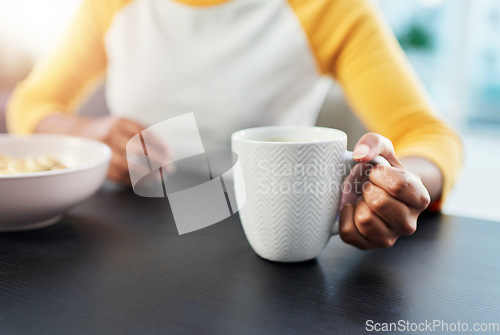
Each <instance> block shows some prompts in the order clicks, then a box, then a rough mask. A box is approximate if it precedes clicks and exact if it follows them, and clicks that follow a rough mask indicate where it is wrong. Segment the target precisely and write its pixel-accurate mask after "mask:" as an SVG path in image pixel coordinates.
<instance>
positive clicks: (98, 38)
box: [6, 0, 123, 134]
mask: <svg viewBox="0 0 500 335" xmlns="http://www.w3.org/2000/svg"><path fill="white" fill-rule="evenodd" d="M119 5H120V4H119V3H118V1H116V0H115V1H102V0H84V1H83V3H82V4H81V6H80V8H79V10H78V11H77V13H76V16H75V18H74V19H73V21H72V22H71V25H70V27H69V28H68V30H67V32H66V34H65V35H64V37H63V38H62V40H61V42H60V43H59V45H58V46H57V47H56V48H55V50H53V51H52V52H51V53H50V54H49V55H47V56H46V57H44V58H43V59H42V60H41V61H40V62H39V63H38V64H37V65H36V66H35V68H34V69H33V71H32V72H31V74H30V75H29V76H28V78H27V79H26V80H25V81H23V82H22V83H20V84H19V85H18V86H17V87H16V89H15V91H14V93H13V95H12V97H11V99H10V101H9V104H8V106H7V115H6V116H7V127H8V130H9V131H10V132H13V133H21V134H23V133H24V134H25V133H30V132H33V131H34V129H35V128H36V126H37V124H38V123H39V122H40V121H41V120H42V119H43V118H45V117H47V116H48V115H50V114H55V113H67V114H70V113H74V112H75V111H76V109H77V108H78V106H79V104H80V103H81V102H82V100H83V99H84V98H85V96H86V94H87V93H88V92H89V90H90V89H91V88H92V87H93V86H94V84H96V81H98V80H99V79H100V78H101V77H102V74H103V73H104V71H105V69H106V64H107V61H106V51H105V46H104V36H105V33H106V31H107V29H108V27H109V25H110V23H111V19H112V17H113V15H114V13H115V12H116V10H117V7H118V6H119ZM121 5H123V4H121Z"/></svg>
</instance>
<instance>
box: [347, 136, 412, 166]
mask: <svg viewBox="0 0 500 335" xmlns="http://www.w3.org/2000/svg"><path fill="white" fill-rule="evenodd" d="M378 155H380V156H382V157H384V158H385V159H387V161H388V162H389V163H390V164H391V165H392V166H394V167H398V168H402V167H403V165H402V164H401V162H400V161H399V159H398V157H397V156H396V152H395V151H394V146H393V145H392V142H391V140H389V139H388V138H387V137H384V136H382V135H379V134H375V133H366V134H365V135H363V137H361V139H360V140H359V141H358V143H357V144H356V147H355V148H354V151H353V158H354V160H355V161H357V162H369V161H371V160H373V159H375V157H377V156H378Z"/></svg>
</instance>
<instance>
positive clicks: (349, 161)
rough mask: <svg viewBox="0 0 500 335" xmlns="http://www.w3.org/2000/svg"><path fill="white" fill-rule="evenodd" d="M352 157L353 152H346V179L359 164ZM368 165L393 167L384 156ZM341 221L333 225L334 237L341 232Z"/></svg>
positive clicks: (376, 158)
mask: <svg viewBox="0 0 500 335" xmlns="http://www.w3.org/2000/svg"><path fill="white" fill-rule="evenodd" d="M352 155H353V153H352V151H347V150H346V152H345V155H344V164H345V165H346V167H347V169H346V170H347V171H348V173H346V175H345V177H344V179H345V178H346V177H347V176H348V175H349V172H350V171H351V170H352V169H353V168H354V166H355V165H356V164H358V163H359V162H356V161H355V160H354V158H353V156H352ZM367 163H370V164H374V165H384V166H391V164H389V162H388V161H387V159H385V158H384V157H382V156H377V157H375V159H373V160H371V161H369V162H367ZM339 219H340V218H337V221H336V222H335V223H334V224H333V227H332V232H331V233H332V235H338V234H339V232H340V227H339Z"/></svg>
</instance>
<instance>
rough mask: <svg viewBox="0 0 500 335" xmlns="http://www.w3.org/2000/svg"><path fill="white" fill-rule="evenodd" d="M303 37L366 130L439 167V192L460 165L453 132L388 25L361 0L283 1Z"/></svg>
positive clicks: (448, 186)
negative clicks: (384, 137) (287, 5)
mask: <svg viewBox="0 0 500 335" xmlns="http://www.w3.org/2000/svg"><path fill="white" fill-rule="evenodd" d="M289 1H290V4H291V6H292V8H293V9H294V11H295V12H296V15H297V16H298V18H299V20H300V22H301V24H302V25H303V28H304V30H305V32H306V34H307V36H308V39H309V42H310V45H311V49H312V51H313V53H314V54H315V57H316V60H317V63H318V69H319V71H320V72H322V73H323V74H330V75H332V76H333V77H335V78H336V79H337V80H338V81H339V82H340V83H341V85H342V87H343V90H344V93H345V95H346V97H347V100H348V101H349V103H350V105H351V106H352V108H353V110H354V112H355V113H356V115H357V116H358V117H359V119H360V120H361V121H362V122H363V123H364V125H365V126H366V128H367V129H369V130H370V131H373V132H376V133H379V134H381V135H383V136H386V137H388V138H389V139H390V140H391V141H392V142H393V144H394V147H395V149H396V153H397V155H398V156H399V157H405V156H419V157H423V158H426V159H428V160H430V161H431V162H433V163H434V164H435V165H436V166H438V167H439V169H440V170H441V172H442V174H443V178H444V189H443V196H442V198H441V201H440V202H439V203H442V200H443V199H444V198H445V197H446V195H447V194H448V193H449V191H450V190H451V188H452V186H453V184H454V183H455V181H456V179H457V176H458V174H459V170H460V167H461V163H462V145H461V141H460V138H459V137H458V135H457V134H456V133H455V132H454V131H453V130H452V129H451V128H450V127H449V126H448V125H446V124H445V123H444V122H443V121H442V120H440V119H439V118H438V117H437V116H436V115H435V114H434V111H433V106H432V105H431V104H430V102H429V99H428V97H427V96H426V93H425V90H424V89H423V87H422V85H421V83H420V82H419V80H418V78H417V76H416V75H415V73H414V72H413V70H412V68H411V66H410V65H409V63H408V61H407V59H406V57H405V56H404V53H403V51H402V50H401V48H400V47H399V44H398V42H397V40H396V39H395V38H394V35H393V34H392V33H391V31H390V29H388V27H387V26H386V25H385V24H384V22H382V20H381V18H380V15H379V14H378V13H377V11H376V9H375V8H373V6H372V5H371V4H370V3H368V1H366V0H315V1H309V0H289Z"/></svg>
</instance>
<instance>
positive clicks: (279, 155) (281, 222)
mask: <svg viewBox="0 0 500 335" xmlns="http://www.w3.org/2000/svg"><path fill="white" fill-rule="evenodd" d="M267 128H274V127H267ZM286 128H288V127H284V128H281V129H282V130H284V129H286ZM292 128H296V127H292ZM303 128H304V129H303V130H302V132H303V133H304V132H307V131H308V130H306V129H316V128H314V127H303ZM256 129H258V128H256ZM262 129H263V128H262ZM322 129H325V128H322ZM327 130H331V131H334V133H333V135H332V136H331V137H328V138H327V139H326V140H325V139H324V138H322V137H321V138H320V140H315V137H311V140H310V141H309V142H308V141H307V140H308V137H307V136H306V137H304V134H302V136H299V137H298V139H294V136H292V134H289V136H285V137H283V136H280V137H279V138H280V139H279V140H272V141H271V140H267V141H266V140H264V141H256V140H250V141H248V140H238V139H237V138H235V137H233V141H232V143H233V151H234V152H235V153H236V154H238V157H239V159H240V162H241V166H242V171H243V177H242V178H243V180H242V181H241V180H235V187H239V185H240V184H241V183H244V185H245V190H246V204H245V206H244V207H243V208H242V209H241V210H240V218H241V222H242V225H243V229H244V231H245V234H246V236H247V238H248V240H249V242H250V244H251V246H252V248H253V249H254V250H255V252H256V253H257V254H258V255H260V256H261V257H263V258H266V259H269V260H273V261H282V262H296V261H304V260H308V259H312V258H315V257H317V256H318V255H319V254H320V253H321V251H322V250H323V249H324V247H325V246H326V243H327V242H328V240H329V238H330V236H331V232H332V229H333V225H334V224H335V221H336V219H337V215H338V211H339V208H338V207H339V205H340V200H341V196H342V191H341V187H342V181H343V179H344V177H345V175H346V173H347V171H345V164H344V156H345V152H346V144H347V139H346V137H345V134H344V136H341V135H342V134H343V133H342V134H340V135H339V133H337V131H335V130H334V129H327ZM270 131H271V129H270ZM295 131H300V129H295ZM325 131H326V130H325ZM299 139H301V140H299Z"/></svg>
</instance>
